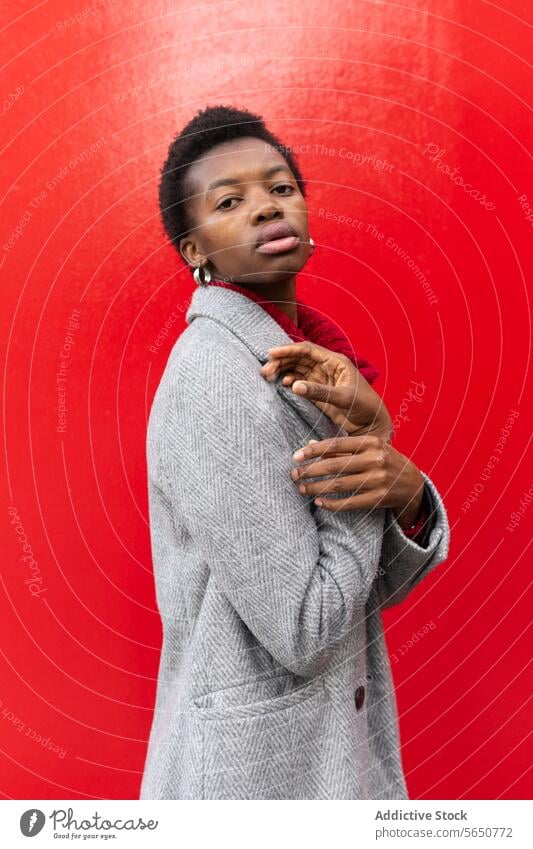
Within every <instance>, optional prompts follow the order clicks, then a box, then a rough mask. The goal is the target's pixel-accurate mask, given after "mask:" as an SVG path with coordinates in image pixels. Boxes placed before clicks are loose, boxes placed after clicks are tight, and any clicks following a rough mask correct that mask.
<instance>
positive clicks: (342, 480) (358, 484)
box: [298, 475, 378, 496]
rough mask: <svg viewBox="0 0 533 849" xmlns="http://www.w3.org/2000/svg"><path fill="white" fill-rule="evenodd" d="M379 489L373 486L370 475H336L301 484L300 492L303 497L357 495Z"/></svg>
mask: <svg viewBox="0 0 533 849" xmlns="http://www.w3.org/2000/svg"><path fill="white" fill-rule="evenodd" d="M376 489H378V487H376V486H375V485H372V481H371V480H370V476H369V475H336V476H335V477H333V478H329V479H328V480H321V481H312V482H311V483H310V482H309V481H307V482H303V483H299V482H298V492H299V493H300V494H301V495H318V496H322V495H327V494H328V493H337V494H338V493H339V492H344V493H353V492H354V491H355V493H356V494H357V495H360V494H361V493H363V492H368V491H370V490H376Z"/></svg>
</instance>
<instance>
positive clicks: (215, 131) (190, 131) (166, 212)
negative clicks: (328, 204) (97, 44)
mask: <svg viewBox="0 0 533 849" xmlns="http://www.w3.org/2000/svg"><path fill="white" fill-rule="evenodd" d="M249 136H253V137H255V138H257V139H261V140H262V141H265V142H267V143H268V144H271V145H272V146H275V147H276V149H277V150H279V152H280V153H281V154H282V156H283V157H284V158H285V161H286V162H287V165H288V166H289V168H290V169H291V171H292V173H293V174H294V176H295V178H296V182H297V183H298V187H299V189H300V191H301V193H302V195H303V196H304V197H305V182H304V180H303V178H302V175H301V173H300V169H299V168H298V165H297V164H296V162H295V160H294V158H293V156H292V154H291V152H290V149H289V148H288V147H287V146H285V145H283V144H281V143H280V141H279V140H278V139H277V138H276V136H274V135H273V134H272V133H271V132H270V131H269V130H267V128H266V127H265V124H264V121H263V119H262V118H261V116H260V115H254V114H253V113H252V112H249V111H248V110H247V109H235V108H234V107H233V106H208V107H207V108H206V109H203V110H202V109H201V110H199V111H198V112H197V113H196V115H195V116H194V117H193V118H192V119H191V120H190V121H189V123H188V124H187V125H186V126H185V127H184V128H183V129H182V130H181V132H180V133H179V134H178V135H177V136H176V137H175V138H174V140H173V141H172V142H171V144H170V146H169V149H168V155H167V158H166V160H165V163H164V164H163V167H162V168H161V180H160V183H159V206H160V210H161V217H162V219H163V226H164V228H165V231H166V233H167V235H168V237H169V239H170V241H171V242H172V244H173V245H174V247H175V248H176V250H177V251H178V253H179V243H180V239H181V238H183V236H186V235H187V233H189V232H190V231H191V229H192V223H191V222H190V221H189V219H188V216H187V213H186V209H185V202H186V200H187V199H188V198H189V197H190V196H191V195H192V194H193V190H192V186H191V185H190V182H189V181H188V179H187V173H188V167H189V166H190V165H192V164H193V163H194V162H195V161H196V159H198V158H199V157H200V156H202V154H204V153H206V152H207V151H208V150H210V149H211V148H212V147H214V146H215V145H217V144H221V143H222V142H227V141H233V139H237V138H246V137H249Z"/></svg>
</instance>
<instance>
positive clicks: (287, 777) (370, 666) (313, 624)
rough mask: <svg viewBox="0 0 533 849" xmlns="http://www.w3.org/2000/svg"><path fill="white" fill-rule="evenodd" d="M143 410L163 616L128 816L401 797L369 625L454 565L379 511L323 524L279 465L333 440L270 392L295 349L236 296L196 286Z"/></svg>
mask: <svg viewBox="0 0 533 849" xmlns="http://www.w3.org/2000/svg"><path fill="white" fill-rule="evenodd" d="M186 321H187V327H186V329H185V330H184V332H183V333H182V335H181V336H180V337H179V338H178V340H177V341H176V343H175V344H174V347H173V348H172V351H171V354H170V356H169V359H168V363H167V365H166V368H165V371H164V373H163V376H162V378H161V381H160V384H159V386H158V389H157V391H156V394H155V397H154V400H153V404H152V408H151V411H150V417H149V424H148V436H147V462H148V494H149V517H150V532H151V545H152V555H153V564H154V575H155V587H156V596H157V604H158V608H159V612H160V614H161V618H162V626H163V643H162V651H161V658H160V667H159V676H158V682H157V693H156V703H155V713H154V717H153V722H152V727H151V733H150V739H149V745H148V752H147V757H146V763H145V768H144V773H143V778H142V785H141V794H140V798H141V799H406V798H408V794H407V789H406V784H405V780H404V774H403V770H402V762H401V755H400V742H399V736H398V717H397V709H396V701H395V694H394V688H393V682H392V677H391V668H390V661H389V657H388V653H387V647H386V643H385V639H384V634H383V626H382V620H381V610H382V609H383V608H386V607H389V606H391V605H393V604H398V603H399V602H401V601H402V600H403V599H405V598H406V597H407V595H408V594H409V593H410V592H411V590H412V589H413V588H414V587H415V586H416V585H417V584H418V583H419V582H420V581H421V580H422V579H423V578H424V577H425V576H426V575H428V573H429V572H430V571H431V570H432V569H433V568H434V567H435V566H436V565H437V564H438V563H441V562H442V561H443V560H444V559H445V558H446V557H447V554H448V546H449V537H450V531H449V525H448V519H447V514H446V510H445V507H444V505H443V502H442V500H441V497H440V495H439V493H438V491H437V489H436V487H435V485H434V484H433V482H432V481H431V480H430V478H429V477H428V476H427V475H426V474H425V473H422V474H423V476H424V481H425V489H426V495H427V497H428V498H429V499H430V503H431V505H432V508H433V510H434V513H433V521H432V525H431V529H430V533H429V534H428V536H429V539H428V541H427V545H426V546H425V547H422V546H421V545H419V544H417V543H415V542H414V541H412V540H410V539H408V538H407V537H406V536H405V535H404V534H403V532H402V530H401V528H400V526H399V524H398V523H397V521H396V519H395V518H394V516H393V514H392V511H391V510H390V509H384V508H381V509H371V510H370V509H369V510H357V511H350V512H337V513H335V512H331V511H329V510H325V509H323V508H320V507H317V506H316V505H314V503H313V501H312V498H309V497H308V496H303V495H301V494H300V493H299V492H298V489H297V486H296V484H295V483H294V482H293V481H292V479H291V478H290V475H289V472H290V469H291V467H292V465H293V460H292V454H293V452H294V451H295V450H296V449H297V448H300V447H302V446H304V445H305V444H306V443H307V442H308V440H309V439H311V438H315V439H326V438H329V437H331V436H334V435H337V434H340V435H345V432H344V431H343V430H339V428H338V427H337V426H335V425H334V424H333V422H332V421H331V420H330V419H329V418H328V417H327V416H325V415H324V414H323V413H322V412H321V411H320V410H319V409H318V408H317V407H316V406H315V405H314V404H313V403H312V402H311V401H309V400H307V399H305V398H303V397H300V396H296V395H295V394H294V393H293V392H292V390H291V389H290V388H288V387H285V386H283V385H282V384H281V383H280V380H279V378H278V379H277V380H276V382H274V383H269V382H267V381H266V380H265V379H264V378H263V377H262V376H261V375H260V374H259V368H260V364H262V363H265V362H267V360H268V356H267V353H266V351H267V349H268V348H269V347H271V346H273V345H281V344H286V343H290V342H291V339H290V337H289V336H288V335H287V334H286V333H285V331H284V330H283V329H282V328H281V327H280V325H278V323H277V322H276V321H275V320H274V319H273V318H272V317H271V316H270V315H269V314H268V313H267V312H266V311H265V310H263V308H262V307H261V306H260V305H259V304H257V303H255V302H254V301H252V300H251V299H249V298H247V297H246V296H244V295H241V294H240V293H238V292H235V291H234V290H230V289H225V288H223V287H219V286H214V287H209V286H207V287H199V288H198V289H196V290H195V292H194V294H193V296H192V300H191V303H190V306H189V308H188V311H187V313H186Z"/></svg>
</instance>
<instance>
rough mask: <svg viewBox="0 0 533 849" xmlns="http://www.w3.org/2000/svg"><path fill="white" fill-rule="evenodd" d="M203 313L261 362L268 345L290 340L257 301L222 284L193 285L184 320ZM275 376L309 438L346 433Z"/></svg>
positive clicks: (266, 356) (191, 319)
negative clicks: (236, 338) (239, 341)
mask: <svg viewBox="0 0 533 849" xmlns="http://www.w3.org/2000/svg"><path fill="white" fill-rule="evenodd" d="M199 316H202V317H203V318H209V319H210V320H211V321H216V322H218V323H219V324H223V325H224V326H225V327H227V328H228V330H230V331H231V332H232V333H233V334H234V335H235V336H238V337H239V339H240V340H241V341H242V342H243V343H244V344H245V345H246V347H247V348H248V349H249V350H250V351H251V352H252V354H253V355H254V356H255V357H256V358H257V360H258V361H259V362H260V363H266V362H268V354H267V350H268V348H272V347H273V346H275V345H288V344H289V345H290V344H292V339H291V337H290V336H289V335H288V334H287V333H286V332H285V331H284V330H283V328H282V327H281V326H280V325H279V324H278V323H277V321H275V320H274V319H273V318H272V316H271V315H269V313H267V312H266V310H264V309H263V308H262V307H261V306H260V305H259V304H257V303H256V302H255V301H252V300H251V299H250V298H247V297H246V295H241V293H240V292H235V291H234V290H232V289H225V288H224V287H222V286H199V287H198V288H197V289H195V291H194V293H193V296H192V298H191V303H190V305H189V308H188V309H187V312H186V314H185V320H186V322H187V324H190V323H191V322H192V321H193V320H194V319H195V318H197V317H199ZM282 377H283V375H281V376H278V378H277V380H276V383H275V386H276V388H277V391H278V393H279V394H280V396H281V397H282V398H283V400H284V401H286V402H287V403H288V404H290V405H291V406H292V407H293V409H294V410H296V412H297V413H298V415H299V416H301V418H302V419H304V421H305V422H306V424H307V425H308V426H309V427H310V428H311V431H312V435H311V437H310V438H317V439H330V438H331V437H333V436H337V435H345V432H344V431H343V430H342V428H339V427H338V426H337V425H336V424H334V422H332V421H331V419H330V418H329V417H328V416H326V414H325V413H323V412H322V410H320V409H319V408H318V407H317V406H315V404H313V402H312V401H308V400H307V398H303V397H302V396H300V395H295V394H294V392H293V391H292V389H291V388H290V387H287V386H283V384H282V383H281V382H280V381H281V378H282Z"/></svg>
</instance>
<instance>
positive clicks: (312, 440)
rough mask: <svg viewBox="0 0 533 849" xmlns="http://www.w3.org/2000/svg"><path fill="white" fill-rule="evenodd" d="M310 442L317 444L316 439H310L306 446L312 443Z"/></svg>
mask: <svg viewBox="0 0 533 849" xmlns="http://www.w3.org/2000/svg"><path fill="white" fill-rule="evenodd" d="M312 442H318V439H310V440H309V442H308V443H307V444H308V445H311V443H312Z"/></svg>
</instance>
